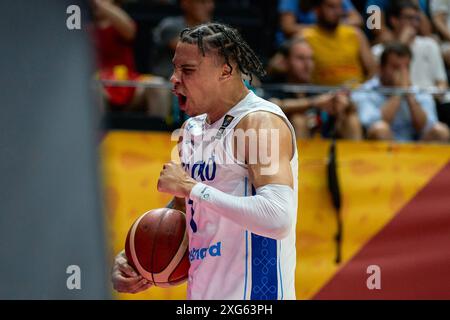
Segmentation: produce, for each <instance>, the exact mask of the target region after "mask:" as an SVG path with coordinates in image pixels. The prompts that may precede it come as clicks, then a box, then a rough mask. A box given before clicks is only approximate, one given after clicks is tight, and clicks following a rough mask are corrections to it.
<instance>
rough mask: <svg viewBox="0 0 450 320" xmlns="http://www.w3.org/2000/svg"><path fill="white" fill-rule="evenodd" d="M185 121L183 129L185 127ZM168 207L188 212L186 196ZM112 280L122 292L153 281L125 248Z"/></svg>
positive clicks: (138, 287) (115, 261)
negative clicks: (131, 262)
mask: <svg viewBox="0 0 450 320" xmlns="http://www.w3.org/2000/svg"><path fill="white" fill-rule="evenodd" d="M184 125H185V123H184V124H183V125H182V127H181V129H182V130H183V129H184ZM181 141H182V135H180V139H179V140H178V148H179V149H178V150H179V151H181V149H180V148H181ZM180 155H181V154H180ZM166 207H167V208H172V209H175V210H179V211H181V212H186V203H185V199H184V198H178V197H173V198H172V200H171V201H170V202H169V203H168V204H167V205H166ZM111 281H112V283H113V288H114V289H115V290H116V291H118V292H122V293H138V292H141V291H145V290H147V289H148V288H150V287H151V286H152V283H151V282H150V281H148V280H146V279H145V278H143V277H142V276H141V275H139V274H138V273H137V271H136V270H134V268H133V267H132V266H130V265H129V264H128V261H127V257H126V255H125V250H122V251H121V252H119V254H117V256H116V257H115V259H114V264H113V268H112V271H111Z"/></svg>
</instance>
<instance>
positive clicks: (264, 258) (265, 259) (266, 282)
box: [250, 233, 278, 300]
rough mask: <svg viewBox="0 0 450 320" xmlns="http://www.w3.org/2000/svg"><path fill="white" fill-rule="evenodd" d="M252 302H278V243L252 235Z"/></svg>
mask: <svg viewBox="0 0 450 320" xmlns="http://www.w3.org/2000/svg"><path fill="white" fill-rule="evenodd" d="M250 299H251V300H277V299H278V279H277V241H276V240H275V239H270V238H266V237H262V236H259V235H256V234H253V233H252V293H251V297H250Z"/></svg>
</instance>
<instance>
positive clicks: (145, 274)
mask: <svg viewBox="0 0 450 320" xmlns="http://www.w3.org/2000/svg"><path fill="white" fill-rule="evenodd" d="M146 214H147V212H146V213H144V214H143V215H141V216H140V217H139V218H138V219H137V220H136V222H135V223H134V224H133V226H132V228H131V232H130V254H131V258H132V260H133V263H134V265H135V267H136V269H137V271H138V272H139V274H140V275H142V276H143V277H144V278H145V279H147V280H152V278H153V277H152V274H151V273H150V272H148V271H146V270H145V269H144V268H143V267H142V265H141V263H140V261H139V259H138V257H137V255H136V248H135V246H134V235H135V233H136V229H137V227H138V225H139V223H140V222H141V220H142V219H143V218H144V216H145V215H146Z"/></svg>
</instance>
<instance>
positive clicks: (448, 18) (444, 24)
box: [430, 0, 450, 67]
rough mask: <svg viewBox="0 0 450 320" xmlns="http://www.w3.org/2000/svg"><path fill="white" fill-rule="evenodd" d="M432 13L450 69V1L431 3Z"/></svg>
mask: <svg viewBox="0 0 450 320" xmlns="http://www.w3.org/2000/svg"><path fill="white" fill-rule="evenodd" d="M430 11H431V16H432V20H433V23H434V26H435V27H436V30H437V32H438V33H439V36H440V39H441V51H442V55H443V57H444V61H445V64H446V65H447V67H450V1H448V0H433V1H431V3H430Z"/></svg>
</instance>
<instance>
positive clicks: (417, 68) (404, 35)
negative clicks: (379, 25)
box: [372, 0, 448, 89]
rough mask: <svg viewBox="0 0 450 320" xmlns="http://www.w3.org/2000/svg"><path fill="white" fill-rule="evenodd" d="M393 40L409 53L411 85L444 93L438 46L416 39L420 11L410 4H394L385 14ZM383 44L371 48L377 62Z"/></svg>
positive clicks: (406, 0)
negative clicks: (404, 47) (403, 46)
mask: <svg viewBox="0 0 450 320" xmlns="http://www.w3.org/2000/svg"><path fill="white" fill-rule="evenodd" d="M389 20H390V24H391V25H392V31H393V36H394V39H395V40H396V41H399V42H401V43H403V44H406V45H408V46H409V47H410V49H411V51H412V56H413V58H412V62H411V70H410V72H411V81H412V84H413V85H415V86H417V87H420V88H430V87H438V88H441V89H446V88H447V86H448V84H447V75H446V71H445V65H444V61H443V59H442V55H441V51H440V48H439V45H438V43H437V42H436V40H435V39H434V38H432V37H424V36H419V35H418V32H419V25H420V9H419V7H418V6H417V5H416V4H415V2H414V1H411V0H400V1H396V2H395V3H394V4H393V6H392V7H391V11H390V14H389ZM383 50H384V44H378V45H376V46H374V47H373V48H372V52H373V54H374V55H375V56H376V57H377V58H379V57H380V55H381V53H382V52H383Z"/></svg>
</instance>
